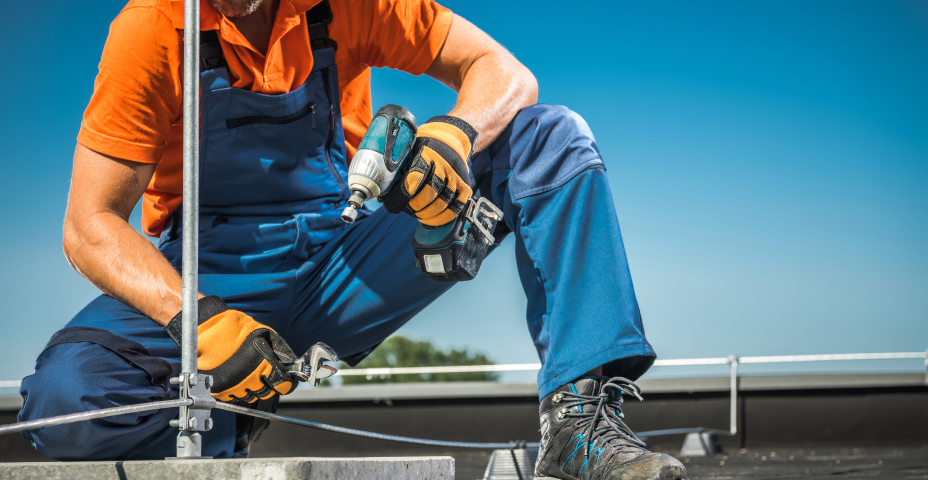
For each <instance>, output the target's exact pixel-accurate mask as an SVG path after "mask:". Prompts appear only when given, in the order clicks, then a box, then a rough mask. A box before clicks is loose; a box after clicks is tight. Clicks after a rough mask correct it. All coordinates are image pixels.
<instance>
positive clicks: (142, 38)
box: [77, 0, 452, 236]
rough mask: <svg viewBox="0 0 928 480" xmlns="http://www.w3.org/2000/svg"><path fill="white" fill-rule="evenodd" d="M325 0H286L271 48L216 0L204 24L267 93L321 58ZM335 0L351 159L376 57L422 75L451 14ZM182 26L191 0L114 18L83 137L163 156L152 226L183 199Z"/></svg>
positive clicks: (134, 7) (149, 0)
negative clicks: (317, 45)
mask: <svg viewBox="0 0 928 480" xmlns="http://www.w3.org/2000/svg"><path fill="white" fill-rule="evenodd" d="M319 1H320V0H280V8H279V9H278V11H277V18H276V20H275V22H274V29H273V32H272V33H271V41H270V44H269V46H268V49H267V55H262V54H260V53H259V52H258V51H257V50H255V49H254V48H253V47H252V46H251V45H250V44H249V42H248V40H246V39H245V37H244V36H243V35H242V34H241V32H239V31H238V29H237V28H236V27H235V25H234V24H233V23H232V22H230V21H229V19H228V18H226V17H225V16H224V15H222V14H221V13H219V12H217V11H216V10H215V9H214V8H213V7H212V6H211V5H210V3H209V0H201V1H200V17H201V18H200V24H201V29H202V30H217V29H218V30H219V39H220V44H221V45H222V51H223V54H224V56H225V59H226V62H227V63H228V65H229V80H230V81H231V82H232V86H233V87H235V88H241V89H245V90H250V91H252V92H258V93H263V94H266V95H279V94H283V93H288V92H290V91H292V90H295V89H297V88H299V87H300V86H301V85H302V84H303V82H305V81H306V78H307V77H308V76H309V74H310V72H312V68H313V57H312V51H311V49H310V46H309V40H308V36H307V32H306V27H307V25H306V15H305V13H306V11H308V10H309V9H310V8H312V7H313V6H315V5H316V4H318V3H319ZM329 5H330V6H331V8H332V15H333V17H334V18H333V20H332V23H330V24H329V37H330V38H331V39H332V40H334V41H335V42H337V44H338V50H337V51H336V52H335V63H336V66H337V68H338V86H339V91H340V92H341V98H340V104H341V111H342V124H343V126H344V129H345V140H346V143H347V146H348V157H349V159H350V158H351V156H352V155H353V154H354V152H355V151H356V150H357V145H358V143H359V142H360V140H361V137H363V136H364V132H365V131H366V130H367V127H368V125H370V122H371V118H372V116H373V112H372V108H371V89H370V69H371V67H389V68H395V69H399V70H403V71H406V72H409V73H411V74H413V75H421V74H422V73H424V72H425V71H426V70H427V69H428V67H429V66H430V65H431V64H432V61H433V60H435V58H436V57H437V56H438V53H439V51H440V50H441V47H442V45H443V44H444V42H445V38H446V37H447V35H448V30H449V28H450V27H451V17H452V14H451V11H450V10H448V9H447V8H444V7H442V6H441V5H438V4H437V3H435V2H434V1H433V0H329ZM183 27H184V7H183V1H180V0H132V1H130V2H129V4H128V5H126V7H125V8H124V9H123V11H122V12H121V13H120V14H119V16H118V17H116V19H115V20H114V21H113V23H112V25H111V26H110V34H109V37H108V38H107V40H106V46H105V47H104V48H103V57H102V59H101V60H100V72H99V74H98V75H97V78H96V81H95V82H94V92H93V96H92V97H91V99H90V104H89V105H88V106H87V110H86V111H85V112H84V119H83V122H82V123H81V131H80V134H79V135H78V138H77V140H78V142H80V143H81V145H84V146H85V147H87V148H89V149H91V150H94V151H96V152H99V153H102V154H105V155H110V156H113V157H116V158H121V159H124V160H130V161H133V162H141V163H157V164H158V166H157V167H155V174H154V176H153V177H152V179H151V183H149V185H148V188H147V190H146V191H145V195H144V197H143V199H142V227H143V229H144V231H145V233H146V234H148V235H153V236H156V235H158V234H160V232H161V229H162V227H163V226H164V222H165V220H166V219H167V218H168V217H169V216H170V215H171V213H172V212H173V211H174V210H176V209H177V208H178V207H179V206H180V203H181V192H182V188H181V183H182V182H181V180H182V179H181V174H182V164H183V159H182V151H181V147H182V144H183V140H182V131H183V126H182V124H181V121H182V118H183V113H182V108H181V107H182V104H183V98H182V97H183V57H184V48H183V38H182V33H181V32H182V30H183Z"/></svg>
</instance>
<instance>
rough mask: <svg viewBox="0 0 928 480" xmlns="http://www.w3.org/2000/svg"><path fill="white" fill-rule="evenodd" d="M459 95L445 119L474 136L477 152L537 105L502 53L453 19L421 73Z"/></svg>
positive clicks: (524, 74)
mask: <svg viewBox="0 0 928 480" xmlns="http://www.w3.org/2000/svg"><path fill="white" fill-rule="evenodd" d="M425 73H426V74H427V75H429V76H430V77H433V78H435V79H437V80H439V81H440V82H442V83H444V84H445V85H448V86H449V87H451V88H452V89H454V90H455V91H456V92H458V101H457V105H456V106H455V107H454V109H453V110H451V112H450V113H449V115H451V116H454V117H458V118H460V119H463V120H464V121H466V122H467V123H469V124H470V125H471V126H472V127H474V129H476V130H477V134H478V135H477V145H476V146H475V147H474V151H475V152H477V151H481V150H483V149H484V148H486V147H487V146H489V145H490V144H491V143H493V141H494V140H496V138H497V137H499V135H500V134H501V133H502V132H503V130H504V129H505V128H506V126H507V125H509V122H511V121H512V119H513V118H515V116H516V113H518V112H519V110H521V109H522V108H524V107H526V106H528V105H532V104H534V103H535V102H536V101H537V100H538V83H537V82H536V80H535V77H534V76H533V75H532V72H530V71H529V70H528V69H527V68H525V66H524V65H522V64H521V63H519V61H518V60H516V58H515V57H513V56H512V54H511V53H509V52H508V51H507V50H506V49H505V48H503V47H502V46H501V45H499V44H498V43H496V42H495V41H494V40H493V39H492V38H490V37H489V36H488V35H487V34H486V33H484V32H483V31H481V30H480V29H479V28H477V27H476V26H474V25H473V24H472V23H470V22H468V21H467V20H465V19H463V18H461V17H459V16H457V15H455V16H454V20H453V21H452V23H451V29H450V30H449V32H448V37H447V38H446V39H445V45H444V46H443V47H442V50H441V52H440V53H439V55H438V58H436V59H435V61H434V62H432V65H431V66H430V67H429V69H428V70H427V71H426V72H425Z"/></svg>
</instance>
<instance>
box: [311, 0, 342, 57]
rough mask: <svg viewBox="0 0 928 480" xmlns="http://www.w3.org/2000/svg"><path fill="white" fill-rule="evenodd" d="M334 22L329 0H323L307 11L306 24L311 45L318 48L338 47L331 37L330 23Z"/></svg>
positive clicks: (314, 48)
mask: <svg viewBox="0 0 928 480" xmlns="http://www.w3.org/2000/svg"><path fill="white" fill-rule="evenodd" d="M331 22H332V7H330V6H329V0H322V1H321V2H319V3H318V4H316V6H315V7H313V8H310V9H309V10H308V11H307V12H306V25H307V31H308V32H309V46H310V47H311V48H312V49H313V50H316V49H318V48H326V47H332V48H334V49H338V44H337V43H335V40H332V39H331V38H329V23H331Z"/></svg>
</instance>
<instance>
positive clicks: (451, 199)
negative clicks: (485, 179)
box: [379, 116, 477, 227]
mask: <svg viewBox="0 0 928 480" xmlns="http://www.w3.org/2000/svg"><path fill="white" fill-rule="evenodd" d="M476 142H477V131H476V130H474V127H471V126H470V124H468V123H467V122H465V121H464V120H461V119H460V118H456V117H451V116H441V117H435V118H432V119H431V120H429V121H428V122H426V123H424V124H423V125H422V126H420V127H419V131H418V133H417V134H416V143H415V144H413V147H412V151H410V152H409V158H411V159H412V160H411V161H409V162H407V163H406V165H407V166H406V167H405V172H404V175H405V177H404V178H403V179H402V181H400V182H399V183H397V184H396V185H394V186H393V188H391V189H390V191H389V192H388V193H387V194H386V195H383V196H381V197H380V198H379V200H380V201H381V202H382V203H383V204H384V208H386V209H387V211H388V212H390V213H399V212H406V213H408V214H410V215H412V216H414V217H416V218H418V219H419V221H420V222H421V223H423V224H425V225H430V226H436V227H437V226H440V225H445V224H446V223H449V222H451V221H452V220H454V219H455V218H457V216H458V215H459V214H460V213H461V211H463V210H464V205H465V204H467V201H468V200H469V199H470V197H471V195H472V194H473V191H472V190H471V186H470V168H469V165H468V164H469V162H470V156H471V154H472V153H473V151H474V144H475V143H476Z"/></svg>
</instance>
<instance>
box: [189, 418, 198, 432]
mask: <svg viewBox="0 0 928 480" xmlns="http://www.w3.org/2000/svg"><path fill="white" fill-rule="evenodd" d="M187 426H188V427H190V429H191V430H196V429H197V417H191V418H190V420H187Z"/></svg>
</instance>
